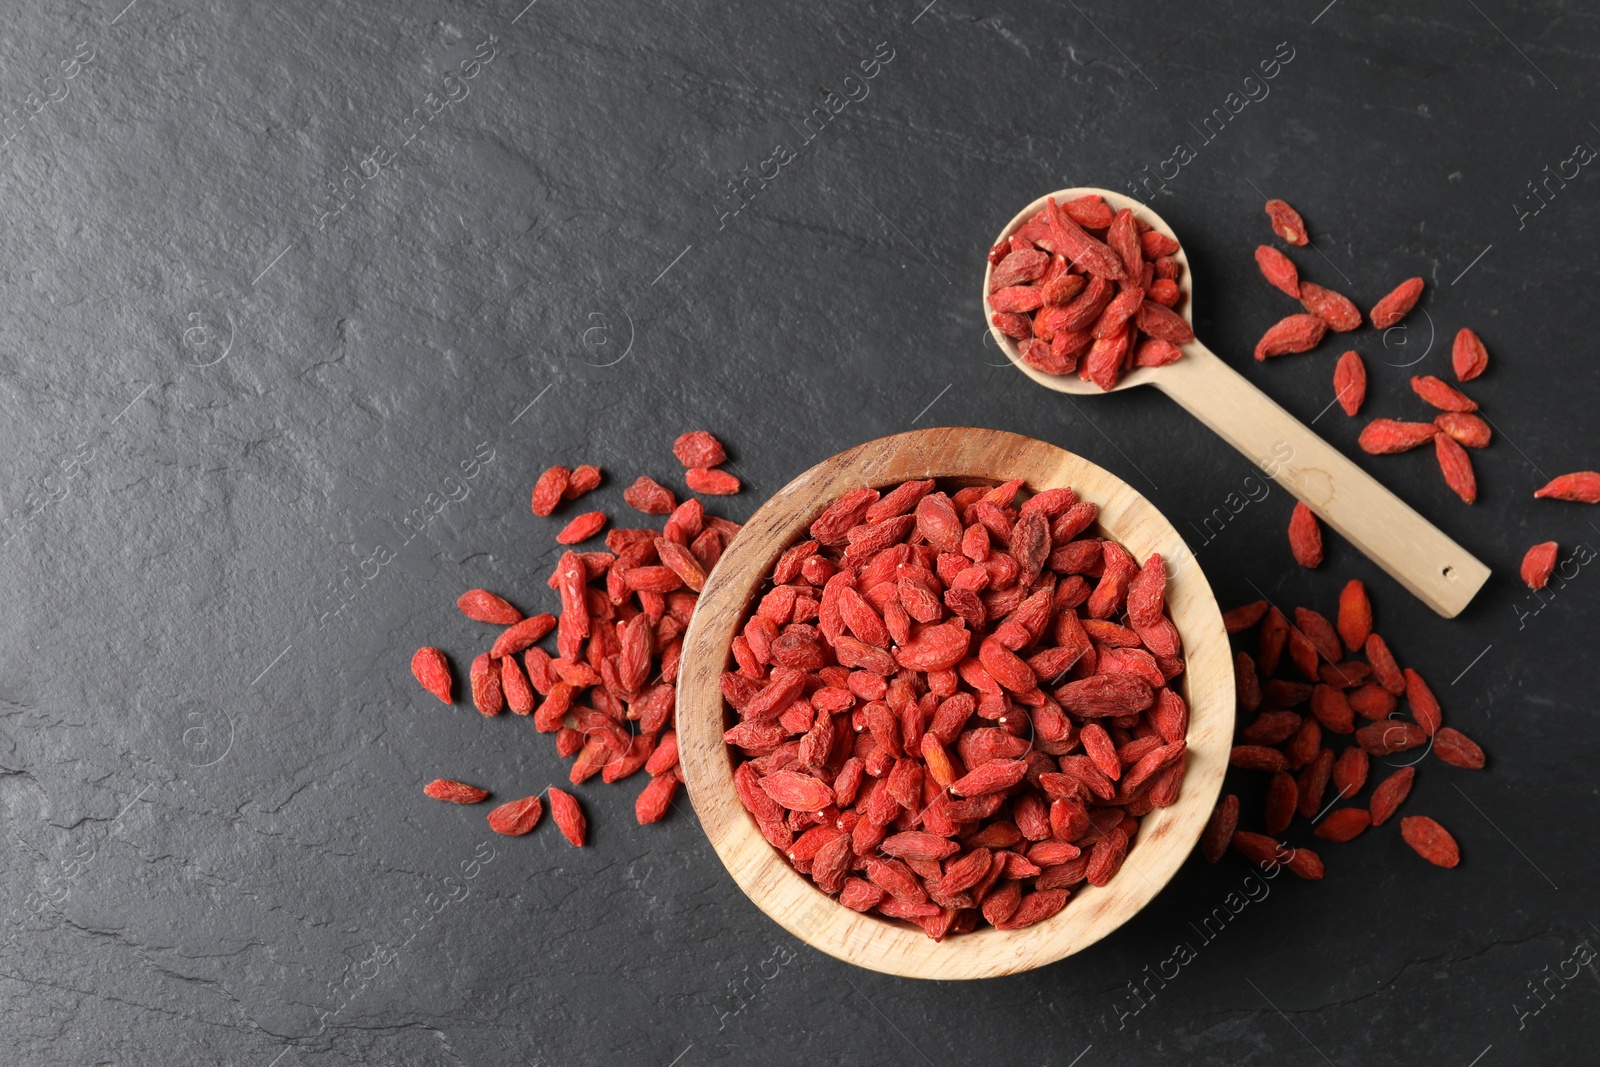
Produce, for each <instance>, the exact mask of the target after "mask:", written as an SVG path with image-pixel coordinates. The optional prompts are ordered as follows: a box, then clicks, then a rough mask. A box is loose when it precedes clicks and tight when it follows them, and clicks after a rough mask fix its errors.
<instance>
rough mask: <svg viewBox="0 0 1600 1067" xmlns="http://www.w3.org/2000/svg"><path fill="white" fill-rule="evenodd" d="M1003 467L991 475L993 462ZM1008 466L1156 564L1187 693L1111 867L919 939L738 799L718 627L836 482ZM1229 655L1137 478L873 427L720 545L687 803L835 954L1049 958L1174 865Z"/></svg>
mask: <svg viewBox="0 0 1600 1067" xmlns="http://www.w3.org/2000/svg"><path fill="white" fill-rule="evenodd" d="M1002 476H1003V477H1002ZM918 477H938V478H943V479H952V480H954V479H961V478H988V479H1000V480H1004V478H1009V477H1022V478H1023V479H1024V482H1025V484H1026V485H1027V487H1028V489H1029V490H1031V491H1033V492H1038V491H1039V490H1041V489H1048V488H1053V487H1056V486H1066V485H1071V486H1072V487H1073V488H1074V489H1075V490H1077V491H1078V492H1079V493H1080V495H1081V496H1082V497H1083V498H1084V499H1087V500H1093V501H1094V502H1095V503H1097V504H1098V505H1099V506H1100V527H1101V530H1102V532H1104V533H1105V534H1107V535H1108V536H1111V537H1114V538H1115V539H1116V540H1117V541H1119V542H1120V543H1122V544H1123V545H1124V546H1125V547H1127V548H1128V549H1129V551H1130V552H1132V553H1133V554H1134V555H1135V557H1136V558H1138V559H1141V560H1143V559H1145V558H1147V556H1148V555H1149V553H1150V552H1153V551H1159V552H1161V553H1162V555H1163V559H1164V560H1168V561H1175V562H1178V564H1179V565H1178V566H1177V567H1176V569H1174V568H1173V567H1172V566H1171V565H1170V564H1169V578H1168V605H1169V607H1168V610H1169V613H1170V614H1171V616H1172V619H1173V622H1174V624H1175V625H1176V626H1177V627H1178V631H1179V634H1180V635H1181V636H1182V638H1183V642H1184V651H1185V657H1186V664H1187V665H1186V669H1185V671H1184V673H1183V674H1182V675H1179V679H1181V686H1180V687H1179V692H1180V694H1181V695H1182V696H1183V697H1184V698H1185V700H1186V701H1187V702H1188V704H1189V712H1190V721H1189V733H1188V738H1187V739H1188V741H1189V747H1188V753H1187V761H1188V763H1187V769H1186V771H1185V774H1184V781H1183V788H1182V792H1181V793H1180V795H1179V799H1178V802H1177V803H1175V804H1173V805H1171V806H1170V807H1167V808H1158V809H1155V810H1154V811H1152V812H1151V813H1150V814H1149V815H1147V816H1146V817H1145V818H1144V820H1143V821H1142V825H1141V829H1140V835H1139V837H1138V839H1137V840H1136V841H1135V842H1134V845H1133V847H1132V848H1131V849H1130V850H1129V853H1128V859H1127V861H1126V862H1125V863H1124V864H1123V867H1122V869H1121V871H1119V872H1118V874H1117V876H1116V877H1114V878H1113V879H1112V880H1111V882H1110V883H1108V884H1107V885H1106V886H1104V887H1093V886H1080V887H1078V888H1076V889H1074V891H1073V894H1072V898H1071V900H1069V902H1068V904H1067V906H1066V907H1065V908H1064V909H1062V911H1061V912H1060V913H1058V914H1057V915H1056V916H1054V917H1053V918H1051V919H1049V920H1046V921H1045V922H1042V923H1037V924H1035V925H1033V926H1030V927H1027V928H1024V929H1022V930H1014V931H1001V930H996V929H994V928H993V927H987V926H986V927H981V928H980V929H978V930H975V931H973V932H971V933H967V934H960V935H955V936H952V937H949V938H946V939H945V940H944V941H942V942H934V941H933V940H932V939H930V938H929V937H928V936H927V935H926V934H924V933H923V932H922V931H921V930H920V929H917V928H916V927H914V926H912V925H910V924H907V923H899V922H895V921H894V920H889V919H885V918H882V917H879V916H875V915H864V914H860V913H857V912H854V911H852V910H850V909H848V908H846V907H844V906H843V905H842V904H839V903H838V902H837V901H836V900H834V899H832V898H830V897H828V896H826V895H825V894H824V893H822V891H821V890H819V889H817V888H816V887H815V886H814V885H813V884H812V883H811V882H810V881H809V879H806V878H805V877H803V876H802V875H801V874H800V873H799V872H797V871H796V870H795V869H794V868H793V867H792V866H790V865H789V863H788V861H787V859H786V858H785V857H783V856H782V855H781V854H780V853H779V852H778V851H777V850H776V849H774V848H773V847H772V846H771V845H770V844H768V843H767V841H766V839H765V838H763V837H762V836H761V833H760V831H759V829H758V828H757V827H756V823H755V820H754V819H753V818H752V817H751V816H750V814H749V813H748V812H747V811H746V810H745V809H744V806H743V805H742V804H741V803H740V802H739V799H738V796H737V794H736V792H735V790H734V784H733V760H732V756H731V751H730V750H729V749H728V747H727V746H726V745H725V744H724V743H723V741H722V733H723V729H724V705H723V700H722V693H721V687H720V677H721V673H722V671H723V670H724V669H725V668H726V666H727V664H728V662H729V659H730V656H731V647H730V644H731V641H732V638H733V637H734V635H735V633H736V631H737V627H738V626H739V625H740V623H741V622H742V621H743V618H744V615H745V612H746V610H747V609H748V607H749V605H750V604H751V603H752V602H753V601H754V599H755V597H756V595H757V591H758V590H759V589H760V588H761V586H762V585H763V584H764V583H765V580H766V576H767V574H768V573H769V572H770V570H771V565H772V563H773V562H774V561H775V560H776V558H777V555H778V553H780V552H781V551H782V550H783V549H785V548H787V547H788V546H789V545H791V544H793V543H794V542H795V541H797V540H800V539H801V537H800V535H801V534H802V533H803V532H804V531H805V529H806V528H807V527H808V526H809V525H810V523H811V522H812V521H813V520H814V519H815V518H816V516H817V515H818V514H820V513H821V511H822V510H823V508H825V507H826V506H827V505H828V504H829V503H831V502H832V501H833V500H835V499H837V498H838V496H840V495H841V494H842V493H843V492H844V491H846V490H847V489H849V488H854V487H857V486H860V485H871V486H874V487H877V488H882V487H885V486H890V485H894V484H898V483H899V482H901V481H904V480H907V479H908V478H918ZM1234 703H1235V698H1234V681H1233V659H1232V652H1231V650H1230V648H1229V642H1228V636H1227V632H1226V630H1225V629H1224V627H1223V624H1222V613H1221V610H1220V609H1219V608H1218V606H1217V602H1216V598H1215V597H1214V596H1213V594H1212V592H1211V588H1210V585H1209V584H1208V583H1207V581H1206V579H1205V576H1204V574H1203V573H1202V572H1201V569H1200V567H1199V564H1198V561H1197V560H1196V559H1195V556H1194V553H1193V552H1192V551H1190V550H1189V548H1188V546H1187V545H1186V544H1185V543H1184V541H1183V538H1182V537H1181V536H1180V535H1179V534H1178V531H1177V530H1176V528H1174V527H1173V526H1172V524H1171V523H1170V522H1168V521H1167V519H1166V518H1165V517H1164V516H1163V515H1162V514H1161V513H1160V511H1158V510H1157V509H1156V508H1155V506H1154V505H1152V504H1151V503H1150V502H1149V501H1148V500H1146V499H1145V498H1144V497H1143V496H1142V495H1141V494H1140V493H1139V492H1138V491H1137V490H1135V489H1133V487H1132V486H1130V485H1128V483H1126V482H1124V481H1123V480H1122V479H1121V478H1118V477H1117V476H1116V475H1114V474H1112V473H1111V472H1109V471H1107V470H1105V469H1104V468H1102V467H1100V466H1098V465H1097V464H1094V463H1092V462H1090V461H1089V460H1087V459H1084V458H1083V457H1081V456H1078V455H1075V454H1073V453H1071V452H1068V451H1066V450H1065V449H1062V448H1059V447H1058V446H1056V445H1052V444H1049V443H1047V442H1044V441H1039V440H1036V439H1034V438H1029V437H1024V436H1022V435H1019V434H1014V433H1008V432H1005V431H1000V430H988V429H978V428H971V427H940V428H933V429H923V430H915V431H911V432H908V433H901V434H895V435H892V436H889V437H883V438H878V439H876V440H872V441H867V442H865V443H863V444H860V445H857V446H856V447H854V448H851V449H847V450H846V451H844V452H841V453H838V454H837V455H835V456H832V457H830V458H828V459H825V460H823V461H822V462H820V463H818V464H816V465H815V466H813V467H811V468H809V469H808V470H806V471H805V472H804V473H802V474H801V475H800V476H799V477H797V478H795V479H794V480H793V481H791V482H790V483H789V484H788V485H786V486H784V487H783V488H782V489H780V490H779V491H778V492H777V493H775V494H773V496H772V497H771V498H770V499H769V500H767V502H766V503H764V504H763V505H762V506H761V507H760V508H759V509H758V510H757V511H756V513H755V514H754V515H753V516H751V518H750V520H749V521H748V522H746V523H745V524H744V526H743V528H742V529H741V531H740V533H739V534H738V536H737V537H735V538H734V540H733V541H732V542H731V543H730V544H729V545H728V547H727V548H726V550H725V551H724V552H723V554H722V557H721V559H720V560H719V561H718V563H717V566H716V567H715V568H714V569H713V571H712V573H711V575H710V576H709V577H708V579H707V581H706V584H705V587H704V589H703V590H702V592H701V594H700V598H699V602H698V604H697V606H696V610H695V614H694V619H693V621H692V622H691V623H690V626H689V630H688V632H687V633H686V635H685V638H684V646H683V653H682V657H681V661H680V669H679V678H678V692H677V721H676V729H677V737H678V749H679V759H680V762H681V765H682V770H683V772H684V780H685V784H686V786H687V788H688V793H689V799H690V803H691V804H692V805H693V806H694V809H695V812H696V814H697V815H698V816H699V819H700V825H701V827H702V829H703V830H704V831H705V833H706V836H707V838H708V839H709V840H710V842H711V845H712V848H713V850H714V851H715V852H716V853H717V856H718V858H719V859H720V860H721V861H722V863H723V865H724V866H725V867H726V868H727V869H728V872H729V873H730V874H731V875H732V876H733V878H734V881H735V882H736V883H737V884H738V886H739V888H740V889H741V890H742V891H743V892H744V893H745V895H746V896H748V897H749V898H750V899H751V900H752V901H753V902H754V903H755V904H756V906H757V907H759V908H760V909H761V910H762V911H764V912H765V913H766V914H767V915H768V917H770V918H771V919H773V920H774V921H775V922H777V923H778V924H779V925H780V926H782V927H784V928H785V929H786V930H788V931H789V932H790V933H791V934H793V935H795V936H796V937H797V938H799V939H800V940H802V941H804V942H806V943H807V944H809V945H811V946H812V947H814V948H817V949H820V950H821V951H823V952H826V953H828V954H829V955H832V956H834V957H836V958H838V959H841V960H844V961H845V962H848V963H852V964H855V965H857V966H860V967H864V968H867V969H870V970H875V971H880V972H883V973H887V974H895V975H900V976H904V977H914V978H930V979H970V978H986V977H994V976H999V975H1005V974H1015V973H1018V972H1020V971H1025V970H1029V969H1031V968H1034V967H1038V966H1042V965H1043V964H1046V963H1051V962H1054V961H1056V960H1058V959H1061V958H1063V957H1065V956H1068V955H1071V954H1072V953H1074V952H1077V951H1080V950H1081V949H1083V948H1086V947H1088V946H1089V945H1091V944H1093V943H1095V942H1096V941H1098V940H1100V939H1101V938H1102V937H1104V936H1106V935H1107V934H1109V933H1110V932H1111V931H1112V930H1114V929H1116V928H1117V927H1119V926H1121V925H1122V924H1123V923H1124V922H1126V921H1127V920H1128V919H1130V918H1132V916H1133V915H1135V914H1137V912H1138V911H1139V910H1140V909H1142V908H1143V907H1144V906H1145V905H1146V904H1148V903H1149V901H1150V900H1152V899H1154V897H1155V896H1156V894H1157V893H1158V892H1159V891H1160V890H1161V889H1162V888H1163V887H1164V886H1165V885H1166V883H1167V882H1168V881H1170V880H1171V878H1172V877H1173V875H1174V874H1176V872H1177V870H1178V868H1179V867H1180V866H1182V864H1183V862H1184V860H1185V859H1186V858H1187V857H1188V855H1189V853H1190V852H1192V851H1193V849H1194V846H1195V844H1196V843H1197V842H1198V840H1199V838H1200V834H1201V832H1202V831H1203V830H1204V828H1205V824H1206V822H1207V820H1208V819H1209V818H1210V815H1211V812H1212V809H1213V807H1214V806H1215V804H1216V800H1217V796H1218V795H1219V793H1220V792H1221V788H1222V779H1223V775H1224V774H1225V773H1226V771H1227V761H1228V755H1229V751H1230V749H1231V746H1232V738H1233V726H1234Z"/></svg>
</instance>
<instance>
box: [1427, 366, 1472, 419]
mask: <svg viewBox="0 0 1600 1067" xmlns="http://www.w3.org/2000/svg"><path fill="white" fill-rule="evenodd" d="M1411 391H1412V392H1413V393H1416V394H1417V395H1418V396H1419V397H1421V398H1422V399H1423V400H1424V401H1426V402H1427V403H1429V404H1432V405H1433V406H1434V407H1436V408H1438V409H1439V410H1441V411H1453V412H1468V411H1477V410H1478V402H1477V401H1475V400H1473V399H1472V398H1471V397H1469V396H1467V395H1466V394H1465V393H1463V392H1462V391H1461V390H1459V389H1457V388H1456V387H1455V386H1453V385H1451V384H1450V383H1449V382H1446V381H1444V380H1442V379H1440V378H1435V377H1434V376H1433V375H1431V374H1425V375H1412V378H1411Z"/></svg>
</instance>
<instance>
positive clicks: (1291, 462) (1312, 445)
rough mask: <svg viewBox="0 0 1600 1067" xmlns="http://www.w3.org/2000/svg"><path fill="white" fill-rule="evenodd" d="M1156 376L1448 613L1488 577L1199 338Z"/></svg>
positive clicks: (1322, 516)
mask: <svg viewBox="0 0 1600 1067" xmlns="http://www.w3.org/2000/svg"><path fill="white" fill-rule="evenodd" d="M1152 381H1153V383H1154V384H1155V385H1156V387H1157V388H1159V389H1160V390H1161V391H1162V392H1164V393H1166V394H1167V395H1168V396H1170V397H1172V399H1174V400H1176V401H1177V402H1178V403H1179V404H1181V405H1182V406H1183V407H1184V408H1186V409H1188V411H1189V413H1190V414H1191V415H1193V416H1194V417H1195V418H1197V419H1199V420H1200V421H1201V422H1203V423H1205V424H1206V425H1207V426H1209V427H1211V429H1212V430H1213V431H1215V432H1216V433H1217V435H1218V436H1220V437H1221V438H1222V439H1223V440H1225V441H1227V442H1228V443H1229V444H1231V445H1232V446H1233V447H1234V448H1237V449H1238V450H1239V451H1240V452H1242V453H1244V455H1245V456H1246V457H1247V458H1249V459H1250V460H1251V461H1252V462H1253V463H1255V464H1256V465H1257V466H1259V467H1261V468H1262V470H1263V471H1265V472H1266V473H1267V474H1268V475H1269V476H1270V477H1272V478H1273V480H1275V481H1276V482H1278V484H1280V485H1282V486H1283V487H1284V488H1285V489H1287V490H1289V492H1291V493H1293V494H1294V495H1295V496H1296V497H1298V498H1299V499H1301V500H1303V501H1305V503H1306V505H1307V506H1308V507H1310V508H1311V510H1312V511H1314V512H1316V514H1317V516H1318V517H1319V518H1320V519H1322V521H1323V522H1325V523H1327V524H1328V525H1329V526H1331V527H1333V528H1334V529H1335V530H1336V531H1338V533H1339V535H1340V536H1341V537H1343V538H1344V539H1345V540H1346V541H1349V542H1350V543H1351V544H1353V545H1355V546H1356V547H1357V548H1359V549H1360V550H1361V551H1362V552H1364V553H1365V554H1366V555H1367V557H1368V558H1370V559H1371V560H1372V561H1373V562H1374V563H1376V564H1378V566H1380V567H1382V568H1383V569H1384V570H1386V571H1388V572H1389V574H1390V576H1391V577H1393V578H1394V579H1395V581H1397V582H1399V583H1400V584H1401V585H1403V586H1405V587H1406V588H1407V589H1409V590H1411V592H1412V593H1414V594H1416V595H1417V597H1418V598H1420V599H1421V600H1422V601H1423V603H1425V604H1427V605H1428V606H1429V607H1430V608H1432V609H1433V610H1434V611H1437V612H1438V613H1439V614H1440V615H1443V616H1444V617H1445V618H1454V617H1455V616H1456V615H1457V614H1459V613H1460V612H1461V609H1462V608H1464V607H1466V606H1467V603H1468V602H1469V601H1471V600H1472V598H1473V596H1474V595H1475V594H1476V593H1477V592H1478V590H1479V588H1481V587H1482V586H1483V583H1484V582H1485V581H1487V580H1488V578H1489V568H1488V567H1486V566H1484V565H1483V564H1482V563H1481V562H1479V561H1478V560H1477V559H1475V558H1474V557H1473V556H1472V554H1471V553H1469V552H1468V551H1467V550H1466V549H1464V548H1462V547H1461V546H1460V545H1458V544H1456V543H1455V542H1454V541H1452V540H1451V539H1450V538H1449V537H1446V536H1445V535H1444V534H1443V533H1442V532H1440V531H1439V530H1438V529H1437V528H1436V527H1434V525H1433V524H1432V523H1430V522H1428V520H1426V519H1424V518H1423V517H1422V516H1421V515H1418V514H1417V513H1416V512H1415V511H1414V510H1412V508H1411V507H1410V506H1409V505H1407V504H1405V503H1404V502H1403V501H1401V500H1400V498H1399V497H1397V496H1395V495H1394V494H1393V493H1391V492H1390V491H1389V490H1387V489H1385V488H1384V487H1383V486H1382V485H1379V484H1378V482H1377V481H1376V480H1375V479H1374V478H1373V477H1372V476H1371V475H1369V474H1368V473H1367V472H1365V471H1363V470H1362V469H1361V468H1360V467H1358V466H1356V465H1355V464H1354V463H1352V462H1351V461H1350V460H1349V459H1347V458H1346V457H1345V456H1344V455H1343V454H1341V453H1340V452H1339V451H1338V450H1336V449H1335V448H1333V447H1332V446H1331V445H1329V444H1328V443H1327V442H1326V441H1324V440H1322V438H1320V437H1318V436H1317V435H1316V434H1315V433H1313V432H1312V431H1311V429H1310V428H1309V427H1307V426H1305V425H1303V424H1302V423H1301V422H1300V421H1299V420H1298V419H1296V418H1295V417H1294V416H1293V415H1291V414H1289V413H1288V412H1287V411H1285V410H1284V409H1283V408H1281V407H1279V406H1278V404H1277V403H1275V402H1274V401H1273V400H1272V399H1271V398H1270V397H1268V396H1267V395H1266V394H1265V393H1263V392H1262V391H1261V390H1259V389H1257V388H1256V387H1255V386H1253V385H1251V384H1250V383H1249V381H1247V380H1246V379H1245V378H1244V377H1243V376H1242V375H1240V374H1239V373H1238V372H1237V371H1235V370H1234V369H1233V368H1232V367H1229V366H1228V365H1227V364H1226V363H1224V362H1222V360H1220V359H1218V358H1217V356H1216V354H1215V353H1213V352H1211V351H1210V350H1209V349H1207V348H1206V347H1205V346H1204V345H1202V344H1200V343H1199V342H1198V341H1196V342H1193V343H1191V344H1188V345H1185V346H1184V357H1183V358H1182V359H1180V360H1178V361H1177V362H1176V363H1173V364H1171V365H1169V366H1166V367H1163V368H1161V373H1160V374H1156V375H1153V376H1152Z"/></svg>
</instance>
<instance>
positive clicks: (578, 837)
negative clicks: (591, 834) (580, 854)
mask: <svg viewBox="0 0 1600 1067" xmlns="http://www.w3.org/2000/svg"><path fill="white" fill-rule="evenodd" d="M550 818H552V819H554V820H555V824H556V826H557V828H559V829H560V831H561V835H562V836H563V837H565V838H566V839H567V840H568V841H571V842H572V843H573V845H575V846H576V847H578V848H582V847H583V839H584V835H585V834H586V833H587V832H588V829H589V822H588V820H587V819H585V818H584V817H583V809H582V808H580V807H578V800H577V798H576V797H574V796H573V795H572V794H571V793H568V792H566V791H565V790H562V789H557V788H556V787H555V786H551V787H550Z"/></svg>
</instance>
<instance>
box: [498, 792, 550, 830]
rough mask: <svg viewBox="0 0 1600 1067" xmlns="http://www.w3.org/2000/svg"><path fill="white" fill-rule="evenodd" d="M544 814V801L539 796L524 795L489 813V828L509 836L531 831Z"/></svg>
mask: <svg viewBox="0 0 1600 1067" xmlns="http://www.w3.org/2000/svg"><path fill="white" fill-rule="evenodd" d="M543 816H544V802H543V801H541V800H540V799H539V798H538V797H523V798H522V799H521V800H513V801H510V802H509V803H506V804H502V805H500V806H499V807H498V808H495V809H494V810H493V811H491V812H490V813H489V829H491V830H493V831H494V832H495V833H497V834H505V835H506V836H507V837H521V836H522V835H523V834H526V833H530V832H531V831H532V830H533V828H534V827H535V826H538V825H539V820H540V819H541V818H542V817H543Z"/></svg>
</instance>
